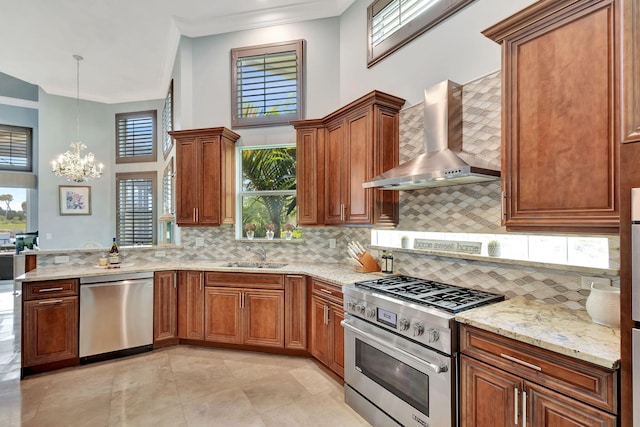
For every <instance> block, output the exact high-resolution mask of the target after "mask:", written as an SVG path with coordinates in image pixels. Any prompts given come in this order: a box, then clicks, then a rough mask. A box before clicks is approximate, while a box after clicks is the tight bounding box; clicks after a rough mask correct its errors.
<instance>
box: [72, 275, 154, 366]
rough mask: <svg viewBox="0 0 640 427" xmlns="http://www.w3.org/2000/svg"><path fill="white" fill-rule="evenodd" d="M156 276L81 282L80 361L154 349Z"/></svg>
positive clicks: (106, 276)
mask: <svg viewBox="0 0 640 427" xmlns="http://www.w3.org/2000/svg"><path fill="white" fill-rule="evenodd" d="M152 346H153V273H130V274H114V275H101V276H94V277H83V278H81V279H80V361H81V362H83V363H87V362H92V361H97V360H103V359H108V358H112V357H117V356H122V355H127V354H133V353H137V352H141V351H148V350H151V349H152Z"/></svg>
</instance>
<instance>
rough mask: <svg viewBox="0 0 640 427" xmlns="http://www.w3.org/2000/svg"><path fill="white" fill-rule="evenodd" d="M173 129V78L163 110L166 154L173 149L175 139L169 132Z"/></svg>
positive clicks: (163, 149)
mask: <svg viewBox="0 0 640 427" xmlns="http://www.w3.org/2000/svg"><path fill="white" fill-rule="evenodd" d="M172 130H173V80H172V81H171V84H169V91H168V92H167V96H166V97H165V99H164V109H163V110H162V151H163V153H164V155H165V158H166V156H167V154H168V153H169V150H171V146H172V144H173V139H172V138H171V135H169V133H168V132H170V131H172Z"/></svg>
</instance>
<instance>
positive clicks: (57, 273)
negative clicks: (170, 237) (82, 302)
mask: <svg viewBox="0 0 640 427" xmlns="http://www.w3.org/2000/svg"><path fill="white" fill-rule="evenodd" d="M230 262H235V261H211V260H176V261H170V262H141V263H136V262H131V263H128V262H125V263H123V264H122V266H121V267H120V268H104V267H102V268H101V267H98V266H94V265H89V266H77V265H73V266H71V265H59V266H46V267H38V268H36V269H35V270H32V271H29V272H28V273H25V274H23V275H21V276H19V277H17V278H16V280H18V281H22V282H35V281H41V280H57V279H66V278H80V277H90V276H98V275H108V274H122V273H141V272H149V271H152V272H155V271H167V270H190V271H226V272H234V273H265V274H267V273H268V274H304V275H307V276H311V277H314V278H316V279H320V280H323V281H325V282H329V283H332V284H335V285H338V286H345V285H346V286H349V285H352V284H353V283H355V282H358V281H362V280H369V279H373V278H379V277H380V275H381V274H382V273H377V274H376V273H359V272H357V271H355V270H354V269H353V267H351V266H350V265H347V264H339V263H304V262H300V263H298V262H296V263H291V264H287V265H286V266H284V267H278V268H258V267H235V266H234V267H225V264H228V263H230ZM242 262H246V261H242ZM266 264H269V262H267V263H266Z"/></svg>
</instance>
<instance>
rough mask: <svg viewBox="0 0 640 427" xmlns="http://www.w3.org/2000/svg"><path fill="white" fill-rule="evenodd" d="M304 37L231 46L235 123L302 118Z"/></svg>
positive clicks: (248, 124)
mask: <svg viewBox="0 0 640 427" xmlns="http://www.w3.org/2000/svg"><path fill="white" fill-rule="evenodd" d="M303 45H304V43H303V40H297V41H292V42H283V43H273V44H268V45H262V46H251V47H243V48H237V49H231V78H232V81H231V93H232V96H231V124H232V127H235V128H238V127H251V126H272V125H283V124H289V122H290V121H291V120H298V119H302V118H303V99H304V98H303V93H302V92H303V89H302V88H303V84H302V82H303V69H304V56H303V55H304V50H303Z"/></svg>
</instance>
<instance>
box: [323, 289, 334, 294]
mask: <svg viewBox="0 0 640 427" xmlns="http://www.w3.org/2000/svg"><path fill="white" fill-rule="evenodd" d="M320 292H324V293H325V294H329V295H333V292H331V291H330V290H329V289H322V288H320Z"/></svg>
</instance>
